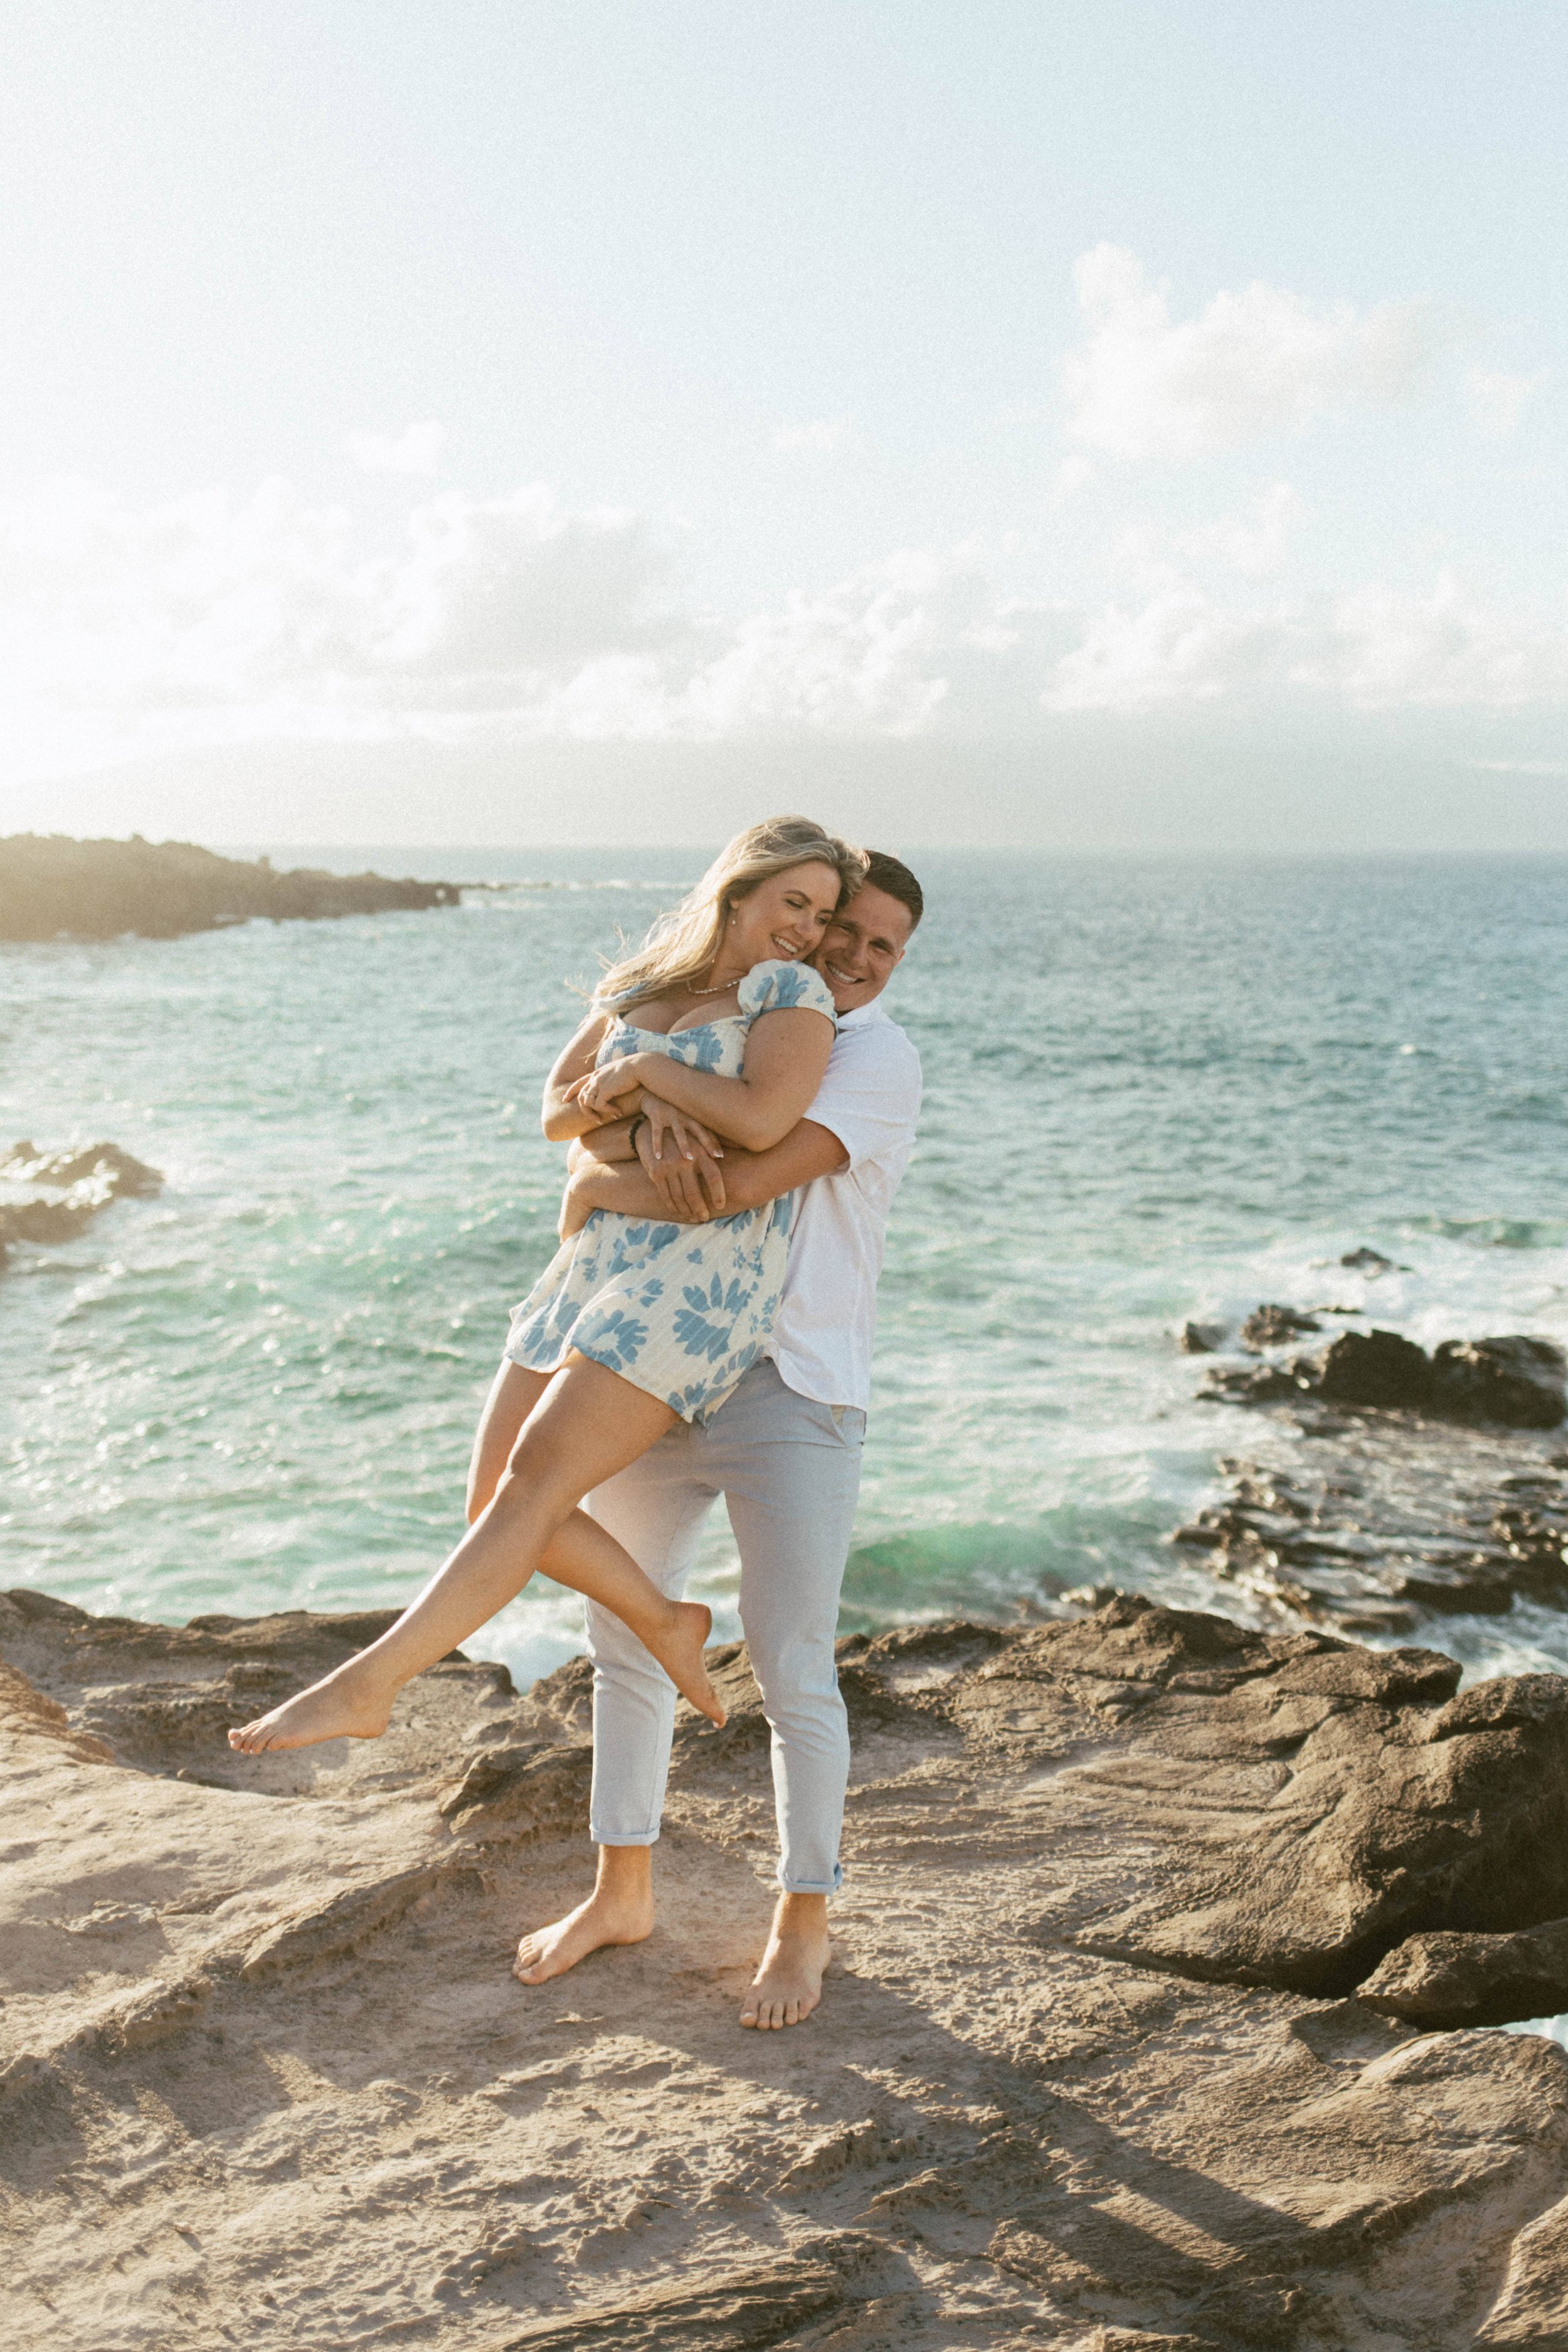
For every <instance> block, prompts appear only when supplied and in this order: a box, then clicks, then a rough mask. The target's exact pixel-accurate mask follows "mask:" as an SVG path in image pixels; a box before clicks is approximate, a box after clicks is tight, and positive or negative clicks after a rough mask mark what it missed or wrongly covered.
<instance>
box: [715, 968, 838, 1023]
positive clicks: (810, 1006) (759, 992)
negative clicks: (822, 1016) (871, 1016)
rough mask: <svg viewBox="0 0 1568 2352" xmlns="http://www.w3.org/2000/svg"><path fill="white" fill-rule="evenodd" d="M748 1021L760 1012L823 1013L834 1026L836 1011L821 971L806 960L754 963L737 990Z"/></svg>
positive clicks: (836, 1019)
mask: <svg viewBox="0 0 1568 2352" xmlns="http://www.w3.org/2000/svg"><path fill="white" fill-rule="evenodd" d="M738 994H739V996H740V1000H741V1010H742V1013H744V1014H745V1016H746V1018H747V1020H748V1021H754V1020H755V1019H756V1017H757V1015H758V1014H759V1013H794V1012H795V1011H797V1010H800V1011H804V1012H806V1013H826V1016H827V1018H828V1019H829V1021H831V1022H832V1024H833V1025H834V1027H835V1029H837V1026H838V1014H837V1012H836V1010H835V1009H834V1003H833V992H832V990H831V989H830V988H829V987H828V985H827V982H826V981H825V980H824V979H823V977H822V975H821V973H820V972H816V971H812V969H811V966H810V965H809V964H805V963H784V962H782V961H780V962H773V963H754V964H753V965H752V969H751V971H749V972H748V973H747V974H746V977H745V979H744V980H743V981H742V982H741V985H740V989H739V991H738Z"/></svg>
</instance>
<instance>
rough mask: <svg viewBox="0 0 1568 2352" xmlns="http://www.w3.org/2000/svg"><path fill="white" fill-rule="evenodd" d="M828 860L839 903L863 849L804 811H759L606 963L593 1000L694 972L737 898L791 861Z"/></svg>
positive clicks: (705, 961) (645, 990) (713, 948)
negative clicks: (675, 903)
mask: <svg viewBox="0 0 1568 2352" xmlns="http://www.w3.org/2000/svg"><path fill="white" fill-rule="evenodd" d="M806 865H816V866H832V867H833V869H834V871H835V872H836V873H837V877H838V899H839V904H840V905H841V906H842V904H843V902H844V900H845V899H846V898H853V897H854V895H855V893H856V891H857V890H858V888H859V887H860V885H861V883H862V882H863V881H864V880H865V878H866V853H865V851H864V850H863V849H853V848H851V847H850V845H849V844H848V843H847V841H840V840H839V839H838V837H837V834H832V833H825V832H824V831H823V829H822V827H821V825H819V824H813V823H812V821H811V819H810V818H809V817H807V816H770V817H764V818H763V822H762V824H751V825H748V826H747V827H746V830H745V832H744V833H738V834H737V835H735V838H734V840H733V841H731V843H729V844H728V845H727V846H726V847H725V848H723V849H721V851H720V853H719V855H718V856H717V857H716V858H715V859H714V860H713V863H712V865H711V866H710V867H709V868H708V871H707V873H706V874H705V875H704V876H703V877H702V879H701V881H700V882H699V883H698V885H697V887H696V888H695V889H694V890H689V891H688V892H687V895H686V897H685V898H683V899H682V900H681V902H680V904H679V907H676V908H672V909H671V911H670V912H669V913H668V914H665V915H660V916H659V918H658V921H657V922H656V923H655V924H654V926H653V929H651V930H650V931H649V933H648V935H647V939H646V940H644V941H643V943H642V946H641V947H640V948H638V949H637V951H636V953H635V954H633V955H629V956H625V957H623V958H622V960H621V961H620V962H619V963H614V964H611V965H610V966H609V967H608V969H607V970H606V971H605V976H604V978H603V980H601V981H600V982H599V985H598V986H597V988H595V991H594V996H595V1002H597V1003H609V1004H615V1005H617V1006H620V1007H623V1008H624V1007H625V1006H626V1005H629V1004H645V1003H647V1000H648V999H649V997H653V996H664V995H667V994H668V992H670V991H671V990H673V989H677V988H682V987H686V986H688V985H689V983H690V982H694V981H698V980H700V979H701V978H702V976H703V974H704V973H705V972H707V971H709V970H710V967H711V965H712V962H713V959H714V957H715V956H716V955H717V954H718V952H719V948H720V943H721V940H722V939H723V937H724V927H725V925H726V924H727V923H728V922H729V919H730V917H731V912H732V911H733V909H734V908H735V906H736V903H737V902H738V901H739V900H740V899H742V898H747V897H749V896H750V894H751V892H752V891H753V890H754V889H755V888H756V887H757V885H758V883H759V882H765V881H766V880H767V879H768V877H769V876H770V875H773V874H784V873H787V872H788V870H789V868H790V867H791V866H806Z"/></svg>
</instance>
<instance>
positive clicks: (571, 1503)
mask: <svg viewBox="0 0 1568 2352" xmlns="http://www.w3.org/2000/svg"><path fill="white" fill-rule="evenodd" d="M571 1486H572V1478H571V1473H570V1470H569V1469H568V1467H567V1465H566V1463H565V1461H564V1459H563V1452H562V1449H561V1448H560V1447H559V1446H558V1445H557V1444H555V1443H554V1441H553V1439H552V1434H551V1433H550V1432H549V1431H548V1430H541V1429H534V1428H525V1429H523V1430H521V1432H520V1433H519V1434H518V1436H517V1438H516V1440H515V1442H514V1443H513V1445H512V1448H511V1451H510V1454H508V1455H507V1458H506V1465H505V1467H504V1469H503V1470H502V1472H501V1474H500V1477H499V1478H498V1479H497V1481H496V1486H495V1494H494V1498H493V1499H494V1500H495V1501H497V1502H498V1503H499V1502H502V1501H505V1502H507V1503H509V1504H517V1503H519V1502H521V1500H522V1499H523V1498H524V1497H525V1496H526V1497H527V1499H528V1501H529V1502H530V1503H531V1504H549V1505H551V1506H552V1507H553V1506H555V1505H559V1507H560V1511H561V1516H562V1517H565V1515H566V1513H567V1512H568V1511H570V1510H572V1509H574V1507H576V1505H577V1504H578V1503H580V1502H581V1501H582V1499H583V1497H582V1496H581V1495H576V1494H574V1493H572V1491H571Z"/></svg>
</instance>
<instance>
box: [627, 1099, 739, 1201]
mask: <svg viewBox="0 0 1568 2352" xmlns="http://www.w3.org/2000/svg"><path fill="white" fill-rule="evenodd" d="M723 1157H724V1147H723V1145H722V1144H721V1142H720V1140H719V1139H718V1137H717V1136H716V1135H714V1134H712V1133H711V1132H710V1130H709V1129H707V1128H705V1127H704V1126H703V1124H702V1122H701V1120H700V1119H696V1118H689V1116H688V1115H687V1114H686V1113H685V1112H684V1111H678V1110H675V1109H673V1108H671V1106H670V1105H669V1104H668V1103H667V1102H662V1101H661V1100H660V1099H659V1097H658V1095H650V1094H645V1095H644V1096H643V1108H642V1123H641V1124H640V1125H639V1127H638V1128H637V1158H638V1159H639V1160H641V1161H642V1164H643V1171H644V1173H645V1174H646V1175H647V1178H648V1180H649V1181H650V1182H651V1183H653V1184H655V1185H657V1187H658V1192H659V1193H660V1195H661V1197H662V1198H663V1200H664V1201H665V1202H666V1203H667V1205H668V1210H669V1213H670V1215H671V1216H672V1217H673V1218H674V1219H675V1221H676V1223H678V1224H683V1225H693V1224H695V1225H705V1224H706V1223H708V1221H709V1219H710V1217H718V1216H721V1215H722V1214H723V1212H724V1203H725V1198H726V1195H725V1191H724V1176H723V1171H722V1170H721V1167H720V1165H719V1162H720V1161H721V1160H722V1159H723Z"/></svg>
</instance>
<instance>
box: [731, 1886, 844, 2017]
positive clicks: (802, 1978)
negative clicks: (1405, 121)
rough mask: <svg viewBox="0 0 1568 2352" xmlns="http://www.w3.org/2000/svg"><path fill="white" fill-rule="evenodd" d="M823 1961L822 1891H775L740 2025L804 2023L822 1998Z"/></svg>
mask: <svg viewBox="0 0 1568 2352" xmlns="http://www.w3.org/2000/svg"><path fill="white" fill-rule="evenodd" d="M826 1966H827V1897H826V1895H780V1896H779V1899H778V1905H777V1907H776V1909H775V1910H774V1912H773V1927H772V1929H771V1930H770V1932H769V1936H768V1948H767V1950H766V1951H765V1952H764V1953H763V1964H762V1966H761V1968H760V1969H758V1970H757V1973H756V1975H755V1976H754V1977H753V1978H752V1989H751V1990H750V1992H749V1993H748V1994H747V1995H746V1998H745V2001H744V2003H743V2004H742V2010H741V2022H742V2025H754V2026H756V2027H758V2028H759V2029H760V2030H761V2031H763V2032H773V2031H774V2030H775V2029H776V2028H778V2027H780V2026H784V2025H804V2024H805V2021H806V2019H807V2018H808V2017H809V2016H810V2015H811V2012H812V2011H813V2010H814V2009H815V2008H816V2004H817V2002H818V2001H819V2000H821V1999H822V1975H823V1970H824V1969H826Z"/></svg>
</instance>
